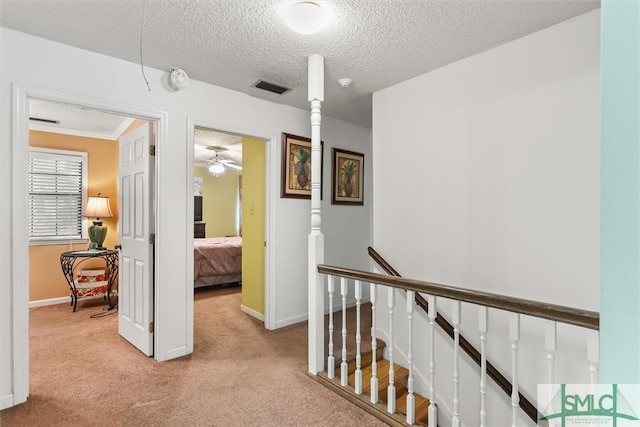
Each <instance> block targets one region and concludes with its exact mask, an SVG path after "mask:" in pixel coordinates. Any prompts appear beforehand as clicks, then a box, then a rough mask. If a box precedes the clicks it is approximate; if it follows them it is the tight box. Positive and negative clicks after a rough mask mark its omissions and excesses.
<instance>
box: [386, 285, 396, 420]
mask: <svg viewBox="0 0 640 427" xmlns="http://www.w3.org/2000/svg"><path fill="white" fill-rule="evenodd" d="M395 304H396V292H395V289H393V288H392V287H389V288H388V290H387V308H388V309H389V386H388V387H387V412H389V413H390V414H395V412H396V386H395V373H394V370H393V307H394V305H395Z"/></svg>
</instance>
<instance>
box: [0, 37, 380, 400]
mask: <svg viewBox="0 0 640 427" xmlns="http://www.w3.org/2000/svg"><path fill="white" fill-rule="evenodd" d="M0 36H1V45H0V48H1V49H0V51H1V52H2V61H1V64H2V65H1V71H2V77H1V79H2V80H1V84H0V99H2V105H1V109H0V112H1V114H0V116H1V118H0V120H1V122H0V129H1V131H0V132H1V133H0V138H1V142H0V171H1V172H0V197H2V200H11V197H10V194H11V192H12V180H13V178H12V176H13V171H12V165H11V158H12V143H13V142H12V133H11V132H12V125H11V118H12V115H13V114H12V100H11V84H12V83H16V82H17V83H21V84H26V85H32V86H37V87H40V88H45V89H49V90H53V91H56V92H62V93H70V94H74V95H78V96H80V97H83V98H84V97H86V98H97V99H100V100H104V101H105V102H106V103H109V104H118V105H120V104H122V105H126V106H131V107H133V108H135V109H136V110H137V109H144V110H147V109H149V110H153V111H164V112H167V113H168V123H167V130H168V135H166V136H167V141H166V143H165V144H164V146H159V147H158V159H157V162H158V169H157V170H158V174H159V190H158V191H159V198H158V211H159V222H158V224H157V235H158V250H157V253H156V256H157V262H158V264H159V275H158V277H157V288H158V290H159V292H160V295H161V300H160V301H159V305H160V309H162V308H167V309H168V310H171V312H172V315H171V321H170V322H163V323H161V322H159V324H158V325H156V330H157V332H158V336H159V337H162V338H161V339H162V342H159V343H158V347H159V348H160V349H161V351H162V352H164V353H165V354H163V355H161V358H168V357H171V356H172V355H173V354H178V353H180V352H183V351H184V349H185V348H186V347H187V341H188V337H187V334H188V332H186V331H188V324H189V322H192V319H191V318H188V317H187V316H186V315H185V312H186V307H187V304H188V301H187V300H188V298H189V292H188V289H189V287H191V286H193V285H192V284H191V283H187V281H186V279H185V278H186V277H187V271H188V270H190V269H192V266H191V265H187V262H186V255H185V254H187V253H189V251H192V250H193V249H192V246H191V242H190V241H188V240H187V238H186V236H187V234H188V230H189V229H192V227H193V225H192V223H193V218H192V212H188V209H187V206H189V204H188V197H190V195H191V190H190V189H191V188H192V180H193V178H192V175H190V174H187V170H188V167H189V166H188V158H187V157H188V156H187V153H188V150H187V137H188V136H187V131H188V129H187V119H188V118H189V117H190V118H192V119H197V120H200V121H203V122H206V123H212V124H216V125H218V128H219V129H222V130H230V131H237V132H238V133H241V134H246V135H251V136H256V137H260V138H265V139H271V138H275V141H276V144H275V146H273V147H272V149H271V150H270V163H269V165H268V170H269V171H270V172H269V176H268V179H269V180H270V184H271V185H272V190H273V193H272V202H273V212H274V213H275V234H274V235H273V236H272V237H271V238H272V239H273V240H274V241H275V242H273V243H274V246H273V247H274V248H275V251H274V252H275V253H274V254H272V256H273V257H274V258H275V262H274V266H275V271H274V272H273V278H274V279H275V280H274V282H273V284H274V286H275V289H276V296H275V307H271V309H274V310H275V317H274V318H275V325H276V326H283V325H286V324H289V323H292V322H295V321H298V320H302V319H304V318H305V316H306V312H307V271H306V268H307V261H306V253H307V249H306V248H307V235H308V233H309V229H310V225H309V224H310V201H307V200H294V199H280V198H279V182H280V181H279V179H280V144H279V141H280V134H281V132H288V133H293V134H297V135H302V136H310V122H309V112H307V111H304V110H300V109H296V108H292V107H288V106H284V105H278V104H274V103H271V102H267V101H263V100H260V99H257V98H254V97H250V96H248V95H244V94H241V93H238V92H235V91H231V90H227V89H224V88H220V87H216V86H212V85H208V84H205V83H202V82H198V81H194V80H192V81H191V82H190V85H189V87H188V88H186V89H185V90H183V91H180V92H173V91H171V90H169V89H167V87H166V83H165V82H166V80H167V75H168V73H167V72H166V71H161V70H154V69H149V68H147V69H145V72H146V76H147V78H148V79H149V82H150V84H151V91H150V92H149V91H148V90H147V86H146V84H145V83H144V81H143V78H142V75H141V73H140V65H139V64H134V63H128V62H125V61H121V60H117V59H113V58H110V57H106V56H103V55H98V54H94V53H91V52H87V51H83V50H80V49H76V48H72V47H69V46H65V45H62V44H58V43H53V42H50V41H46V40H43V39H40V38H36V37H32V36H29V35H26V34H22V33H18V32H15V31H12V30H7V29H0ZM303 60H304V61H306V59H303ZM322 139H323V140H324V142H325V148H324V150H325V152H324V153H325V165H324V180H325V181H324V182H325V185H324V201H323V205H322V208H323V214H324V215H325V216H324V218H323V227H324V228H325V229H334V230H338V231H340V232H332V233H331V234H330V236H329V237H328V238H327V239H326V252H327V257H326V259H327V260H328V261H329V260H332V259H337V258H339V260H340V262H342V263H345V264H347V265H351V266H354V267H358V268H366V267H367V265H368V262H367V258H366V246H367V245H368V244H369V233H370V228H371V227H370V206H371V205H370V204H369V203H370V202H369V201H370V200H371V197H368V198H367V200H368V202H367V205H365V207H363V208H353V209H346V208H342V207H333V206H331V205H330V184H329V183H330V169H331V162H330V160H328V159H330V153H331V147H332V146H337V147H341V148H347V149H350V150H355V151H360V152H364V153H365V155H366V156H367V158H368V159H371V155H370V154H371V150H370V146H371V132H370V130H369V129H366V128H361V127H358V126H355V125H351V124H348V123H345V122H342V121H339V120H335V119H331V118H328V117H324V118H323V122H322ZM160 145H162V144H160ZM24 166H25V167H26V163H25V165H24ZM13 167H17V168H20V165H13ZM368 169H369V170H371V168H370V167H368ZM18 170H19V169H18ZM368 187H369V188H370V187H371V186H370V185H369V186H368ZM365 188H366V187H365ZM0 230H1V232H0V235H1V236H3V238H2V239H0V316H1V317H0V402H2V404H3V405H5V406H6V402H9V403H10V400H11V399H12V397H11V393H12V392H13V389H12V383H13V380H12V369H13V362H14V361H13V357H12V350H13V349H12V343H13V342H12V332H11V328H12V311H11V310H12V304H11V300H12V289H13V283H12V275H13V272H12V271H11V265H12V256H22V255H24V254H21V253H17V254H16V253H15V251H14V244H13V242H12V241H11V239H10V238H9V236H11V235H12V205H11V204H7V203H4V204H2V206H1V207H0ZM343 230H349V231H350V233H349V234H348V235H347V233H345V232H342V231H343ZM24 238H25V241H26V238H27V237H26V235H25V237H24ZM25 252H26V251H25ZM16 277H20V280H21V281H24V283H17V284H16V286H23V285H24V286H27V283H28V277H26V276H22V275H21V274H20V275H17V276H16ZM27 303H28V302H27V300H25V301H24V307H20V310H26V309H27V308H26V307H27ZM20 333H25V334H26V331H20ZM15 362H18V361H15ZM2 399H4V400H2Z"/></svg>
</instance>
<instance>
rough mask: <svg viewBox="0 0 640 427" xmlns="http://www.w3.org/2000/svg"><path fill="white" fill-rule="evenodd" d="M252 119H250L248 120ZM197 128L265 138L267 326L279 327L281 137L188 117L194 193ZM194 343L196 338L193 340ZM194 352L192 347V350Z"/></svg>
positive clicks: (190, 183)
mask: <svg viewBox="0 0 640 427" xmlns="http://www.w3.org/2000/svg"><path fill="white" fill-rule="evenodd" d="M247 122H250V120H247ZM196 127H203V128H207V129H211V130H215V131H220V132H227V133H233V134H236V135H244V136H247V137H250V138H256V139H262V140H264V141H265V144H266V146H265V177H264V185H265V236H264V237H265V240H266V246H265V254H264V270H265V271H264V296H265V298H264V327H265V328H266V329H275V328H276V317H275V301H276V292H275V287H274V286H273V284H274V283H275V271H276V268H275V257H274V256H273V255H272V254H274V253H275V241H274V236H275V235H276V234H275V197H276V193H275V191H276V189H275V188H274V184H273V183H274V182H276V181H274V180H273V179H272V175H273V170H277V167H275V166H274V164H273V163H274V161H275V159H276V158H277V156H276V154H277V153H276V152H275V151H274V150H276V149H277V147H278V146H277V143H278V142H279V139H278V136H273V135H271V136H265V135H264V134H263V133H264V132H260V131H258V130H256V129H253V128H251V126H242V127H239V126H237V125H236V126H229V125H224V124H221V123H215V122H212V121H208V120H200V119H196V118H193V117H190V116H187V178H188V179H187V188H186V191H187V194H190V193H192V192H193V174H194V166H193V162H194V145H195V130H196ZM187 209H188V212H193V198H189V201H188V205H187ZM186 226H187V229H188V230H191V231H190V233H187V247H189V245H192V244H193V224H192V223H191V222H188V223H187V224H186ZM187 265H193V253H189V254H187ZM187 271H189V277H188V278H187V280H189V282H188V283H192V282H193V269H191V270H189V269H187ZM188 301H189V302H188V303H187V304H188V308H187V310H188V311H189V314H188V316H190V318H193V298H191V299H189V300H188ZM189 327H190V328H191V329H190V330H189V331H188V333H187V336H190V337H193V322H190V326H189ZM191 343H192V344H193V340H192V342H191ZM192 351H193V349H192Z"/></svg>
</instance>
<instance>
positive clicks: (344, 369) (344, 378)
mask: <svg viewBox="0 0 640 427" xmlns="http://www.w3.org/2000/svg"><path fill="white" fill-rule="evenodd" d="M340 294H341V295H342V363H341V364H340V385H342V386H343V387H346V386H347V384H348V381H349V370H348V365H347V279H345V278H344V277H341V278H340Z"/></svg>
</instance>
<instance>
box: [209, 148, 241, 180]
mask: <svg viewBox="0 0 640 427" xmlns="http://www.w3.org/2000/svg"><path fill="white" fill-rule="evenodd" d="M207 150H210V151H213V152H214V153H215V156H214V157H213V158H212V159H208V160H206V162H207V164H208V165H209V168H208V169H209V172H211V173H212V174H213V175H215V176H218V175H220V174H221V173H222V172H224V170H225V168H231V169H236V170H242V166H238V165H236V164H234V163H233V160H228V159H225V158H223V157H221V156H220V154H219V153H218V151H221V150H224V148H222V147H213V146H207Z"/></svg>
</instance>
